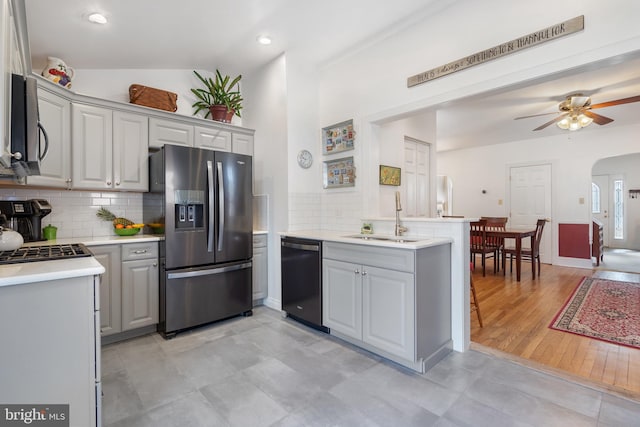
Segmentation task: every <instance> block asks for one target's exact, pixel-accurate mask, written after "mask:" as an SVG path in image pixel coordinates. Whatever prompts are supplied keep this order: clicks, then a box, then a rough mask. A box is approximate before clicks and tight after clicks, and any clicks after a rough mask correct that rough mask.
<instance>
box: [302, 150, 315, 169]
mask: <svg viewBox="0 0 640 427" xmlns="http://www.w3.org/2000/svg"><path fill="white" fill-rule="evenodd" d="M312 163H313V156H312V155H311V153H310V152H309V151H308V150H300V152H299V153H298V164H299V165H300V167H302V168H305V169H308V168H310V167H311V164H312Z"/></svg>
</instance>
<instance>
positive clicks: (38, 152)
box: [3, 74, 49, 177]
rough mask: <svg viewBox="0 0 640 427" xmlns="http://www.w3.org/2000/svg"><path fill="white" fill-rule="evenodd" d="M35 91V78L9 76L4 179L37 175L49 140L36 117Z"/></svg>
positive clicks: (36, 94)
mask: <svg viewBox="0 0 640 427" xmlns="http://www.w3.org/2000/svg"><path fill="white" fill-rule="evenodd" d="M37 90H38V83H37V81H36V79H35V78H34V77H24V76H22V75H20V74H12V75H11V165H5V166H7V168H5V169H3V175H4V176H17V177H24V176H28V175H40V161H41V160H42V159H44V157H45V156H46V155H47V150H48V149H49V140H48V137H47V133H46V132H45V130H44V128H43V127H42V125H41V124H40V120H39V116H38V93H37ZM41 135H42V136H43V138H42V140H41V138H40V136H41ZM9 166H10V167H9Z"/></svg>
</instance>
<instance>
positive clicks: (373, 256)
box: [322, 242, 415, 273]
mask: <svg viewBox="0 0 640 427" xmlns="http://www.w3.org/2000/svg"><path fill="white" fill-rule="evenodd" d="M322 257H323V258H330V259H335V260H338V261H345V262H352V263H354V264H363V265H373V266H376V267H380V268H389V269H391V270H396V271H406V272H408V273H413V272H414V270H415V251H414V250H411V249H396V248H382V247H379V246H367V245H357V244H348V243H334V242H324V243H323V246H322Z"/></svg>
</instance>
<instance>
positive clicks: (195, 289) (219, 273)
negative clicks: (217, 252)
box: [158, 261, 252, 336]
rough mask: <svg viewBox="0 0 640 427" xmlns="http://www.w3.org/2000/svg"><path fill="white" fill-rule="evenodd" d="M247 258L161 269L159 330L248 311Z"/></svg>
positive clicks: (166, 332)
mask: <svg viewBox="0 0 640 427" xmlns="http://www.w3.org/2000/svg"><path fill="white" fill-rule="evenodd" d="M251 271H252V264H251V261H247V262H242V263H233V264H225V265H215V266H209V267H202V268H187V269H180V270H170V271H165V273H164V275H163V276H162V280H161V284H160V286H161V289H160V324H159V327H158V328H159V331H160V332H161V333H163V334H164V335H165V336H172V335H173V334H175V333H176V332H178V331H181V330H183V329H187V328H191V327H194V326H198V325H203V324H205V323H209V322H214V321H216V320H221V319H225V318H227V317H231V316H236V315H238V314H243V315H250V314H251V307H252V301H251Z"/></svg>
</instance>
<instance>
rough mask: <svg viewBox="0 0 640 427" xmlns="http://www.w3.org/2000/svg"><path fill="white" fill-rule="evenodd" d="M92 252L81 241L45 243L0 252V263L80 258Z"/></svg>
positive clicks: (90, 254)
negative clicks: (62, 243)
mask: <svg viewBox="0 0 640 427" xmlns="http://www.w3.org/2000/svg"><path fill="white" fill-rule="evenodd" d="M92 255H93V254H92V253H91V251H89V249H87V247H86V246H85V245H83V244H82V243H72V244H69V245H46V246H30V247H21V248H18V249H16V250H13V251H2V252H0V264H16V263H20V262H36V261H52V260H57V259H69V258H81V257H88V256H92Z"/></svg>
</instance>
